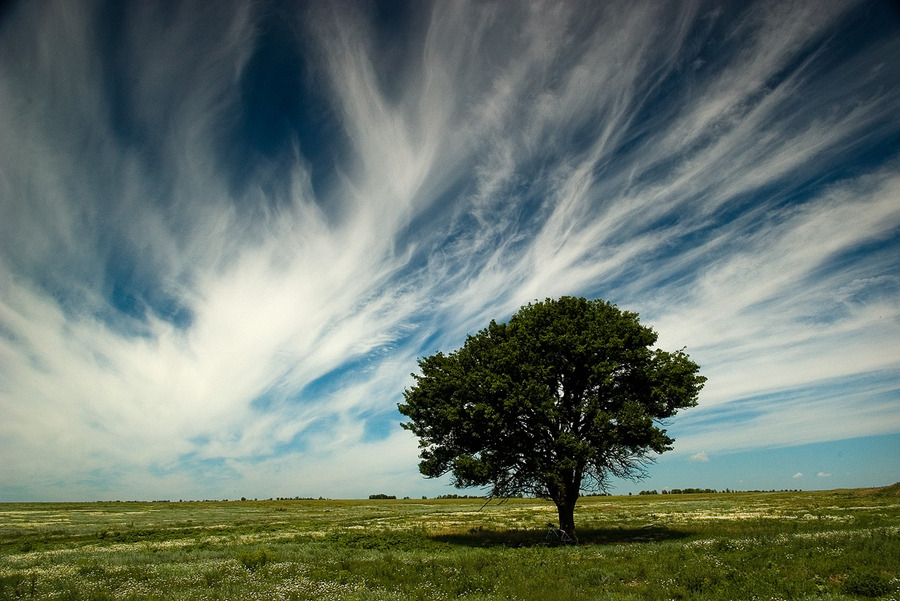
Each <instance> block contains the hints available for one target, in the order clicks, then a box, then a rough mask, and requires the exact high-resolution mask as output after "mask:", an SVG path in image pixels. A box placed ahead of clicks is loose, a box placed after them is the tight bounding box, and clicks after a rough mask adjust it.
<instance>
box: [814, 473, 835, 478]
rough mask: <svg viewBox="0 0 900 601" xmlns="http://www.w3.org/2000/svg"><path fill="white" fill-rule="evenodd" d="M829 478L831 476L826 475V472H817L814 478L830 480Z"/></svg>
mask: <svg viewBox="0 0 900 601" xmlns="http://www.w3.org/2000/svg"><path fill="white" fill-rule="evenodd" d="M830 477H831V474H829V473H826V472H819V473H818V474H816V478H830Z"/></svg>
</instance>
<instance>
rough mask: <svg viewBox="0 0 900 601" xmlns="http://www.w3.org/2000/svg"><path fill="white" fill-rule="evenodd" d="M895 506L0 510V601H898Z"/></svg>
mask: <svg viewBox="0 0 900 601" xmlns="http://www.w3.org/2000/svg"><path fill="white" fill-rule="evenodd" d="M898 492H900V487H898V485H894V486H892V487H888V488H885V489H873V490H843V491H828V492H782V493H718V494H692V495H687V494H686V495H652V496H650V495H648V496H633V497H632V496H618V497H590V498H583V499H581V500H580V501H579V506H578V508H577V510H576V524H577V526H578V528H579V537H580V539H581V543H582V544H580V545H578V546H554V545H552V544H549V543H548V542H547V541H546V538H545V536H546V532H547V528H546V523H547V522H550V521H554V520H555V510H554V508H553V506H552V504H549V503H547V502H544V501H538V500H533V499H513V500H510V501H508V502H506V503H503V504H498V503H496V502H495V503H492V504H489V505H488V506H486V507H484V508H483V509H481V505H482V501H480V500H478V499H453V500H379V501H372V500H367V501H325V500H321V501H259V502H256V501H232V502H184V503H181V502H179V503H168V502H155V503H67V504H21V503H17V504H0V599H63V600H78V599H88V600H98V601H99V600H106V599H298V600H299V599H363V600H366V599H372V600H374V599H398V600H399V599H402V600H406V599H429V600H431V599H469V600H473V599H542V600H554V599H566V600H579V599H636V600H637V599H642V600H643V599H650V600H655V599H659V600H668V599H748V600H750V599H817V600H829V599H858V598H867V597H868V598H884V599H900V496H898Z"/></svg>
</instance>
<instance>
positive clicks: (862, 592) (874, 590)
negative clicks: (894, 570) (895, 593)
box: [841, 568, 894, 597]
mask: <svg viewBox="0 0 900 601" xmlns="http://www.w3.org/2000/svg"><path fill="white" fill-rule="evenodd" d="M893 589H894V587H893V586H892V585H891V582H890V580H888V579H887V578H885V577H884V576H883V575H882V574H881V573H880V572H878V571H876V570H872V569H865V568H863V569H855V570H853V571H852V572H850V573H849V574H847V577H846V578H844V580H843V581H842V582H841V592H842V593H844V594H846V595H854V596H857V597H882V596H884V595H887V594H888V593H890V592H891V591H892V590H893Z"/></svg>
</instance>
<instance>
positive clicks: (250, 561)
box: [238, 548, 275, 572]
mask: <svg viewBox="0 0 900 601" xmlns="http://www.w3.org/2000/svg"><path fill="white" fill-rule="evenodd" d="M238 561H240V562H241V565H242V566H244V567H245V568H247V569H248V570H250V571H251V572H253V571H255V570H258V569H259V568H261V567H263V566H264V565H266V564H267V563H271V562H273V561H275V555H274V554H272V553H271V552H269V551H267V550H265V549H262V548H259V549H257V550H256V551H241V552H240V553H239V554H238Z"/></svg>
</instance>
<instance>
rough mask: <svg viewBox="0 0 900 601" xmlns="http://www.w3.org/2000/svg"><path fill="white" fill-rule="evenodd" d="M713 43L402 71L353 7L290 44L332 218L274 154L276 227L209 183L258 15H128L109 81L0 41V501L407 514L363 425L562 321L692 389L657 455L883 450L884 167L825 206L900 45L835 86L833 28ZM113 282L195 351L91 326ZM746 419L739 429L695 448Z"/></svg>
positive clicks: (51, 17) (518, 22) (405, 469)
mask: <svg viewBox="0 0 900 601" xmlns="http://www.w3.org/2000/svg"><path fill="white" fill-rule="evenodd" d="M710 8H716V7H713V6H711V5H706V4H695V3H683V4H680V5H678V6H677V7H674V8H673V7H670V6H661V5H658V4H655V3H649V2H648V3H636V4H629V5H628V7H627V10H625V7H624V6H612V5H610V6H602V7H597V6H592V7H591V6H581V5H579V4H578V3H575V2H571V3H559V2H548V3H540V2H535V3H531V4H521V5H504V4H487V3H476V2H472V3H468V2H453V3H436V4H435V5H434V6H433V7H429V9H428V10H426V9H424V8H421V7H420V8H419V11H420V12H417V13H416V18H415V19H414V20H413V21H414V23H413V27H415V31H414V32H413V34H414V35H412V37H411V38H410V41H408V44H409V47H408V48H406V51H407V52H406V53H405V54H404V55H403V56H402V58H397V56H398V55H397V53H396V52H394V53H391V52H388V51H387V50H386V49H385V42H384V41H383V40H382V39H381V38H379V32H378V31H377V30H376V27H375V25H374V21H373V19H372V18H371V15H370V14H368V13H366V11H365V9H364V8H363V7H361V5H358V4H356V3H350V4H349V5H348V6H344V7H337V8H335V7H325V6H321V7H318V8H315V9H310V10H311V11H312V12H306V13H304V12H303V11H300V10H299V9H298V10H296V11H293V12H290V14H291V15H292V17H293V18H295V19H296V22H295V23H293V24H292V27H294V28H295V29H296V31H298V32H300V33H299V34H298V37H299V38H302V44H300V43H299V42H298V45H300V46H303V48H304V49H305V52H306V53H307V54H306V56H304V60H306V61H307V63H308V65H309V73H308V74H307V75H306V77H308V78H309V80H310V81H308V82H304V83H305V85H311V86H314V87H315V88H316V90H317V91H318V93H320V94H321V96H322V98H324V103H325V104H326V105H327V107H328V110H329V111H330V113H329V118H332V119H334V120H335V122H336V123H337V124H338V125H339V127H338V128H337V129H338V130H339V132H340V136H342V138H341V140H342V141H341V142H340V143H337V142H335V148H339V150H338V151H335V152H336V156H335V159H334V172H335V174H336V175H335V178H334V181H333V182H330V185H329V187H327V188H322V187H317V186H316V185H314V182H313V179H314V178H313V176H314V174H313V166H311V164H310V163H309V162H308V161H307V160H305V159H304V153H307V152H309V151H310V148H308V147H307V146H306V145H308V144H309V143H310V142H309V140H306V139H305V140H304V141H303V142H302V143H301V142H296V143H295V144H294V145H293V148H292V150H291V151H290V152H292V153H294V155H293V156H294V158H293V160H292V162H291V169H290V172H289V174H288V175H287V179H288V181H286V182H282V183H284V186H283V187H282V188H280V189H281V190H286V192H284V193H283V195H284V196H285V198H282V197H280V196H278V195H277V194H275V193H273V192H271V191H270V187H267V183H269V182H267V181H265V177H266V176H265V174H266V173H275V172H272V171H266V170H265V169H261V170H260V171H259V173H261V174H263V175H260V176H258V177H257V179H253V178H251V185H249V186H247V188H246V190H243V191H240V192H235V189H234V187H233V186H231V185H230V184H229V182H228V173H227V169H226V168H223V166H222V160H221V157H220V150H219V149H220V148H221V146H222V139H223V138H222V129H223V128H225V127H228V126H229V124H230V123H232V122H233V121H234V115H235V114H236V113H237V112H239V108H240V107H239V105H240V102H241V94H242V91H241V90H242V88H241V86H242V81H243V80H242V78H245V77H246V76H247V73H248V71H249V70H250V69H251V61H252V59H253V56H254V53H255V52H257V51H258V48H259V46H260V44H261V43H262V41H263V40H261V39H260V37H259V32H260V30H261V29H260V28H261V25H260V23H261V19H262V18H263V12H264V11H260V10H256V9H255V8H254V4H253V3H249V2H234V3H233V6H231V7H230V10H225V9H221V8H219V9H216V8H211V7H207V6H205V5H204V4H203V3H195V2H185V3H183V4H180V5H179V7H178V9H177V10H176V12H175V13H174V14H172V15H168V14H167V15H163V14H161V13H159V12H156V11H155V9H153V8H149V7H138V8H135V9H133V10H132V9H129V10H126V11H125V13H124V15H125V16H124V20H123V23H122V28H121V31H120V33H118V34H117V35H118V37H116V38H115V42H116V53H115V56H111V55H110V53H109V50H108V49H104V46H103V41H104V40H107V41H108V40H109V39H110V38H109V36H112V35H113V33H112V32H110V31H107V30H106V29H105V28H106V27H109V23H107V22H105V21H104V20H103V19H101V18H99V17H98V15H99V12H98V11H99V6H95V5H94V4H92V3H78V4H73V3H65V2H55V3H47V4H46V6H45V7H42V8H40V9H38V8H36V7H35V5H26V4H25V3H22V4H20V5H18V6H16V7H15V9H14V10H12V11H11V13H10V14H9V16H7V17H6V21H5V22H3V23H2V24H0V56H4V57H6V58H3V59H0V122H2V124H3V126H4V132H6V133H5V135H4V139H3V141H2V142H0V221H2V223H0V236H2V241H0V285H2V286H0V409H2V412H3V415H4V419H3V420H2V425H0V453H2V456H3V458H4V461H3V462H2V465H3V467H0V481H2V482H4V483H7V484H6V486H8V487H9V491H8V492H6V493H3V494H6V495H7V496H10V497H15V496H16V495H19V496H23V497H33V496H45V497H53V496H60V495H64V494H65V490H84V491H85V493H84V494H85V495H88V494H89V492H88V491H92V490H93V491H98V490H101V489H102V488H103V486H108V482H109V480H111V479H116V478H119V479H120V480H121V482H123V483H127V484H122V486H123V487H125V489H127V490H128V491H135V492H134V494H135V495H137V494H145V495H147V496H150V493H151V492H152V491H153V490H167V489H171V490H192V491H193V492H194V493H195V494H196V496H204V495H205V493H204V492H203V490H209V491H211V492H209V496H221V495H223V494H228V491H229V490H231V489H232V488H233V487H234V486H237V485H235V484H234V483H235V482H238V483H242V484H241V485H240V486H241V487H242V490H240V491H237V492H238V494H245V495H253V496H257V495H265V494H272V495H278V494H284V495H289V494H314V495H316V496H317V495H318V494H320V493H318V492H317V491H316V490H312V489H317V490H327V491H334V492H329V493H328V494H330V495H333V496H341V495H355V494H365V493H367V492H372V491H368V490H360V489H359V485H358V484H351V483H358V482H362V481H366V480H367V478H368V479H369V480H368V481H371V478H381V479H382V480H380V482H384V483H394V484H395V485H396V486H400V485H401V483H402V482H403V481H405V480H404V479H409V478H410V477H411V476H410V474H413V477H414V469H415V468H414V465H415V461H416V459H415V454H416V451H415V444H414V442H413V441H412V440H411V438H410V437H408V436H407V435H406V434H405V433H403V432H401V431H400V430H399V428H396V425H395V424H389V422H390V421H391V420H394V419H399V417H398V416H396V414H395V413H394V407H395V405H396V403H397V401H398V400H399V399H400V393H401V391H402V389H403V387H404V386H405V385H407V384H408V382H409V380H408V373H409V372H410V371H412V370H413V369H414V368H415V359H416V357H418V356H421V355H423V354H428V353H431V352H433V351H435V350H437V349H438V348H442V349H447V348H452V347H454V346H456V345H458V344H459V343H460V342H461V341H462V339H463V336H464V335H465V334H466V333H472V332H474V331H475V330H477V329H480V328H481V327H484V326H485V325H486V324H487V322H488V321H489V320H490V319H492V318H496V319H503V318H505V317H506V316H508V315H509V314H510V313H512V312H513V311H515V309H516V308H517V307H518V306H520V305H521V304H523V303H525V302H528V301H530V300H533V299H535V298H543V297H547V296H558V295H561V294H579V295H581V294H584V295H599V296H603V297H605V298H608V299H610V300H612V301H614V302H618V303H619V304H620V305H621V306H623V307H625V308H628V309H632V310H637V311H639V312H640V313H641V314H642V316H644V320H645V321H646V322H648V323H651V324H652V325H653V326H654V327H655V328H656V329H657V330H658V331H659V332H660V334H661V339H660V344H661V345H662V346H663V347H664V348H678V347H681V346H682V345H687V346H688V350H689V352H690V353H691V355H692V357H694V358H695V359H697V360H698V361H699V362H700V363H701V365H702V366H703V373H704V374H705V375H707V376H708V377H709V383H708V385H707V388H706V390H705V392H704V394H703V397H702V399H701V406H700V408H698V409H695V410H693V411H692V412H689V413H687V414H686V415H685V418H684V421H683V422H682V421H680V420H679V422H678V423H679V428H680V430H681V431H679V437H678V438H679V440H678V447H680V448H687V449H697V448H704V449H707V452H716V453H719V452H723V451H724V452H727V451H729V450H735V449H740V448H754V447H758V446H778V445H782V446H783V445H787V444H794V443H803V442H815V441H821V440H833V439H836V438H846V437H849V436H864V435H872V434H879V433H891V432H900V421H898V417H897V415H898V414H897V411H896V408H895V407H894V405H895V404H896V403H895V401H896V397H895V391H896V385H897V380H898V373H900V372H898V368H900V354H898V350H897V349H898V348H900V347H898V345H897V341H898V339H900V304H898V302H897V298H898V296H897V291H898V289H900V272H898V269H897V266H896V260H895V259H894V257H895V255H894V254H893V253H895V252H896V232H897V231H898V227H900V209H898V205H897V202H896V199H897V198H900V178H898V176H897V173H898V168H897V163H896V157H894V158H893V159H890V160H886V161H881V162H877V163H873V164H872V165H870V166H868V165H865V164H861V165H859V166H857V167H856V168H855V169H854V170H851V171H846V172H844V171H839V169H840V167H841V163H842V160H843V159H844V158H845V157H846V156H848V154H853V153H855V152H861V151H862V150H864V149H865V147H866V145H877V144H881V143H883V142H884V140H887V139H891V136H892V135H893V136H896V135H897V131H898V124H897V121H896V117H895V115H896V114H897V110H898V109H900V95H898V94H897V92H896V91H895V90H896V89H897V87H896V85H895V84H897V83H898V82H900V73H898V67H897V66H896V64H895V63H894V62H890V61H888V60H887V59H888V57H890V56H892V55H896V53H897V51H898V50H900V41H898V37H897V36H893V37H890V38H888V39H885V40H883V41H882V43H879V44H871V45H867V46H861V47H860V48H859V49H858V50H857V51H855V52H854V53H852V54H850V55H848V56H847V57H845V58H841V59H840V60H837V62H836V63H835V59H833V57H832V56H831V55H830V54H829V52H831V50H830V46H829V36H831V35H833V32H834V30H833V27H835V26H836V25H837V24H839V23H840V22H841V19H842V18H843V17H844V16H845V15H846V14H847V13H848V11H851V10H853V4H851V3H843V2H835V3H822V4H816V5H803V4H801V5H781V4H759V5H756V6H754V7H752V8H751V9H749V10H746V11H744V12H739V13H735V15H730V16H729V14H724V13H723V11H721V10H709V9H710ZM594 11H596V14H595V12H594ZM723 39H727V40H728V44H727V45H726V44H725V42H723V41H722V40H723ZM700 43H703V44H708V45H715V44H719V45H721V48H719V49H718V50H717V51H716V52H713V53H712V54H709V53H707V54H704V53H703V52H701V51H700V50H698V48H701V46H698V44H700ZM304 44H305V46H304ZM391 57H393V59H391ZM298 76H299V75H298ZM110 78H112V79H114V80H116V81H114V82H113V83H110V82H111V79H110ZM116 78H118V79H116ZM310 82H312V83H310ZM838 83H840V86H838V85H837V84H838ZM110 90H113V91H112V92H110ZM323 118H324V117H323ZM125 129H127V130H128V133H127V134H123V130H125ZM248 169H249V167H248ZM831 172H835V173H838V176H839V177H837V181H833V182H832V183H829V184H827V185H825V184H824V183H823V182H824V181H830V179H829V178H830V175H829V174H830V173H831ZM861 248H865V249H866V253H865V254H864V255H858V253H859V252H860V249H861ZM121 257H126V258H128V259H129V262H128V264H129V265H131V266H132V267H131V268H132V269H133V273H131V274H129V277H131V278H132V279H133V280H135V281H140V282H145V283H146V286H147V287H148V288H152V289H153V291H154V293H157V294H159V295H160V296H162V297H165V298H168V299H172V302H173V304H174V305H175V306H177V307H182V308H184V310H185V311H187V312H188V313H189V314H190V316H191V319H190V320H189V323H187V324H186V325H183V324H178V323H176V322H175V320H173V319H170V317H171V316H170V315H169V316H167V315H163V314H159V313H158V311H156V310H155V309H154V308H153V307H152V306H151V305H152V303H151V302H150V301H147V300H146V299H144V300H141V299H138V300H137V301H136V302H138V303H140V302H146V303H148V308H147V310H146V311H145V312H144V313H143V314H142V315H128V314H127V312H124V313H123V312H122V311H121V310H120V308H117V307H116V306H115V302H114V299H112V298H111V296H114V294H113V293H114V290H113V288H112V285H113V283H114V282H113V280H115V277H113V276H111V275H110V270H111V266H114V265H116V264H117V261H118V260H119V259H120V258H121ZM860 257H862V258H860ZM865 374H879V377H878V379H877V381H875V382H874V383H871V384H867V385H865V386H861V387H857V386H854V385H853V384H852V382H858V381H859V378H861V377H864V375H865ZM846 382H851V384H846ZM826 385H827V386H828V393H827V394H825V395H824V396H822V395H819V394H818V393H819V392H821V386H826ZM817 386H818V387H820V388H817ZM809 391H816V393H815V394H814V393H812V392H809ZM892 391H893V392H892ZM892 395H893V396H892ZM738 405H739V406H740V407H741V408H742V410H745V411H747V412H750V413H752V414H753V417H752V418H748V419H744V420H738V421H737V422H735V423H734V424H728V423H722V422H721V421H717V418H716V416H718V415H719V414H717V413H715V412H716V411H718V410H720V409H722V410H725V409H728V408H729V407H734V406H738ZM813 407H815V409H814V410H813V409H812V408H813ZM738 422H739V423H738ZM385 423H388V424H389V425H390V426H391V429H390V433H387V432H384V431H382V430H380V429H379V428H381V427H382V426H383V425H384V424H385ZM735 424H737V425H735ZM691 459H692V460H694V461H708V457H707V455H706V452H704V453H699V454H696V455H693V456H692V457H691ZM322 466H327V468H324V469H323V467H322ZM201 472H202V473H203V474H204V476H203V478H201V479H199V480H196V479H195V480H192V479H191V478H190V477H186V474H188V475H189V474H193V473H197V474H199V473H201ZM288 474H290V476H289V475H288ZM92 478H93V479H97V480H103V481H104V482H105V484H91V482H93V480H92ZM142 479H144V480H142ZM142 481H143V482H144V484H141V482H142ZM198 481H202V482H203V483H204V484H203V485H202V486H201V485H196V482H198ZM147 482H152V483H153V484H147ZM191 482H194V484H189V483H191ZM286 482H293V483H294V484H293V486H294V487H295V488H294V489H293V490H292V491H289V490H284V488H283V487H284V486H285V483H286ZM79 483H81V484H79ZM203 486H206V488H205V489H204V488H203ZM303 486H306V487H308V488H306V489H304V490H298V489H299V488H301V487H303ZM79 487H82V488H79ZM154 487H156V488H155V489H154ZM248 488H253V489H255V490H258V491H260V492H258V493H257V492H251V491H249V490H247V489H248ZM108 490H109V492H110V494H113V493H114V489H113V488H109V489H108ZM266 491H271V492H268V493H267V492H266ZM0 492H2V491H0ZM126 494H127V493H126ZM183 494H185V496H187V494H188V493H183Z"/></svg>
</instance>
